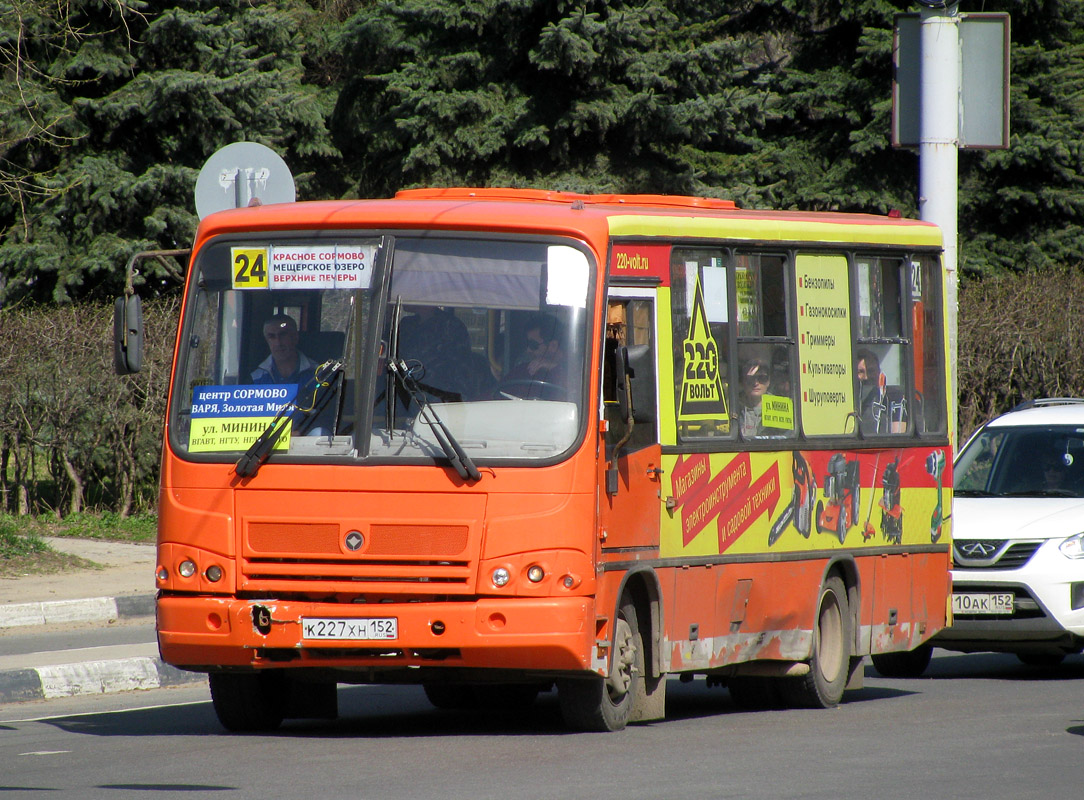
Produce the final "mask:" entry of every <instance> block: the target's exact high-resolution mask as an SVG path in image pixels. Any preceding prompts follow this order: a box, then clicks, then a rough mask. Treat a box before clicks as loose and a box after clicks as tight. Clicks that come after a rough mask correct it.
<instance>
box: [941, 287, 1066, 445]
mask: <svg viewBox="0 0 1084 800" xmlns="http://www.w3.org/2000/svg"><path fill="white" fill-rule="evenodd" d="M1082 320H1084V274H1082V273H1081V272H1080V271H1079V270H1076V269H1063V270H1058V271H1046V272H1042V273H1026V274H1018V275H1006V276H1003V277H999V278H992V279H991V278H987V279H986V280H981V281H972V282H967V283H963V284H961V286H960V292H959V334H958V352H959V356H958V361H957V370H958V374H957V381H958V384H959V415H958V420H959V426H960V427H959V431H960V440H961V442H962V441H963V439H964V437H966V436H967V435H968V434H969V433H970V432H971V431H973V430H974V429H975V428H976V427H978V426H979V425H980V424H982V423H983V422H985V421H986V420H987V419H989V418H990V417H992V416H995V415H996V414H1000V413H1002V412H1004V411H1008V410H1009V409H1011V408H1012V407H1013V406H1015V405H1017V404H1018V403H1021V402H1023V401H1024V400H1031V399H1034V398H1037V397H1064V396H1074V395H1080V394H1081V392H1082V389H1084V349H1082V343H1084V337H1082V332H1084V331H1082V324H1084V323H1082Z"/></svg>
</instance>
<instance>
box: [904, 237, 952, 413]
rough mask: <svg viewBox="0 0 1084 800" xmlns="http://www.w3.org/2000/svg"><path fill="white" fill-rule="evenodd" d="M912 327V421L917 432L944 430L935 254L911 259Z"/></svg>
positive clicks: (938, 264)
mask: <svg viewBox="0 0 1084 800" xmlns="http://www.w3.org/2000/svg"><path fill="white" fill-rule="evenodd" d="M911 317H912V320H913V326H914V363H915V394H914V406H915V424H916V425H917V426H918V432H919V434H923V433H930V434H938V433H943V432H944V430H945V414H944V408H942V406H943V405H944V404H945V360H944V349H943V347H942V340H941V336H940V335H939V332H940V330H941V325H940V319H941V262H940V259H938V258H937V256H931V255H926V256H919V257H916V258H914V259H912V261H911Z"/></svg>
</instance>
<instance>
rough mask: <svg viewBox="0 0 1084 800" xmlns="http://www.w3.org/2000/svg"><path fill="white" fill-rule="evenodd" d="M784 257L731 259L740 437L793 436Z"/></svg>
mask: <svg viewBox="0 0 1084 800" xmlns="http://www.w3.org/2000/svg"><path fill="white" fill-rule="evenodd" d="M787 263H788V262H787V259H786V258H785V257H784V256H781V255H769V254H760V253H753V254H747V253H739V254H738V255H736V256H735V258H734V264H735V286H736V294H737V301H738V302H737V309H738V385H737V393H736V402H735V407H736V412H735V418H736V419H737V425H738V429H739V431H740V432H741V435H742V438H743V439H761V438H770V439H779V438H790V437H793V436H796V435H797V432H798V427H797V421H796V419H795V405H796V404H795V402H794V373H793V368H792V365H793V363H794V357H793V354H794V350H795V348H794V338H793V334H792V332H791V331H792V327H793V326H792V325H790V320H789V314H788V308H789V303H788V302H787V291H786V286H787V280H786V273H787Z"/></svg>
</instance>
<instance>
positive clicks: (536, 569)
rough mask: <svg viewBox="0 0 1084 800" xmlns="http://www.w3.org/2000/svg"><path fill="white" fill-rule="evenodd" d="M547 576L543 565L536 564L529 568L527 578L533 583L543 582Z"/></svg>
mask: <svg viewBox="0 0 1084 800" xmlns="http://www.w3.org/2000/svg"><path fill="white" fill-rule="evenodd" d="M545 577H546V571H545V570H544V569H542V567H540V566H538V564H535V565H534V566H532V567H531V568H530V569H528V570H527V580H529V581H530V582H531V583H541V582H542V579H543V578H545Z"/></svg>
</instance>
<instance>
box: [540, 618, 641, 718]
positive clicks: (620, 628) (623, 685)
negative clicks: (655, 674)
mask: <svg viewBox="0 0 1084 800" xmlns="http://www.w3.org/2000/svg"><path fill="white" fill-rule="evenodd" d="M612 659H613V663H612V666H611V668H610V676H609V677H608V678H601V677H599V676H597V675H593V676H591V677H589V678H567V679H565V680H562V681H559V682H558V684H557V699H558V701H559V703H560V706H561V715H562V716H563V717H564V720H565V724H566V725H568V727H570V728H572V729H573V730H578V731H619V730H622V729H623V728H624V727H625V725H626V724H628V721H629V717H630V715H631V714H632V709H633V704H634V703H635V702H636V698H637V697H638V696H640V695H641V694H643V692H642V686H643V680H644V647H643V637H642V635H641V633H640V628H639V625H638V623H637V620H636V608H635V607H634V606H633V605H632V603H631V602H628V601H626V602H625V603H624V604H622V606H621V609H620V610H619V611H618V614H617V620H616V622H615V625H614V652H613V655H612Z"/></svg>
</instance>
